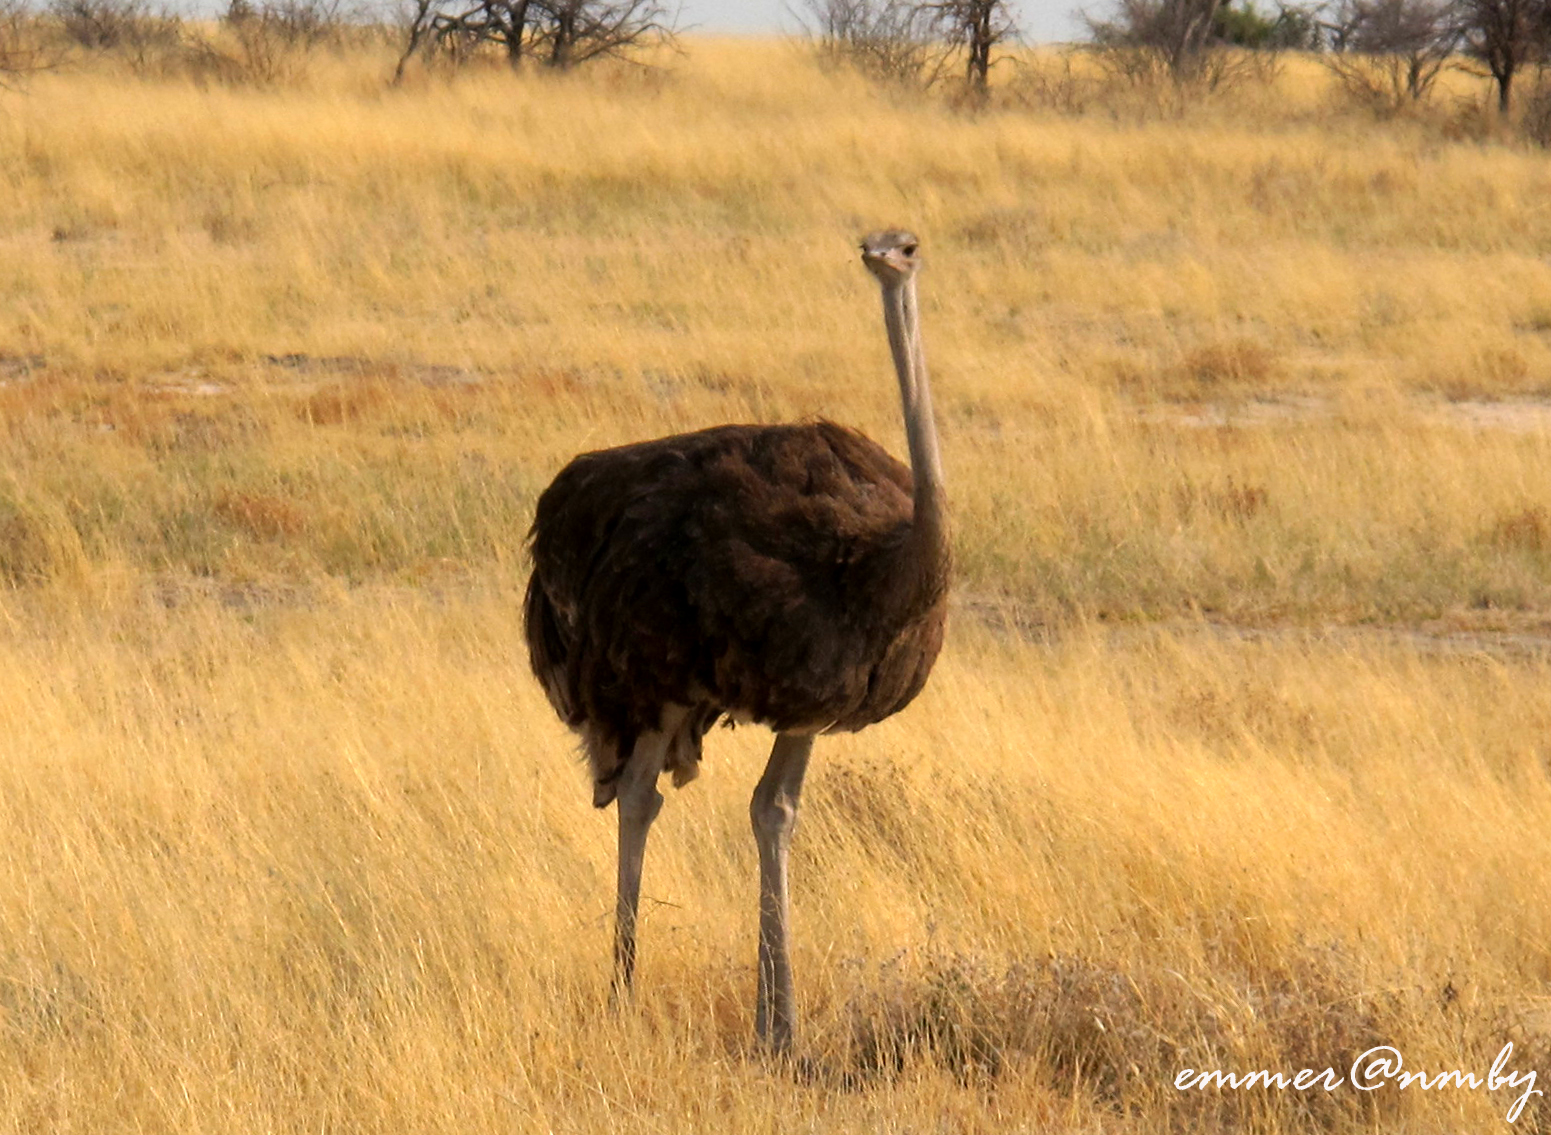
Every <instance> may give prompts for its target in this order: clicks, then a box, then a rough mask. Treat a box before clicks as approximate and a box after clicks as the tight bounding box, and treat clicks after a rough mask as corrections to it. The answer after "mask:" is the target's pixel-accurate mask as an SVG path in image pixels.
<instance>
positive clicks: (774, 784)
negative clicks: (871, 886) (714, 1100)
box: [749, 733, 813, 1052]
mask: <svg viewBox="0 0 1551 1135" xmlns="http://www.w3.org/2000/svg"><path fill="white" fill-rule="evenodd" d="M812 752H813V738H812V737H811V736H808V735H797V734H791V733H781V734H778V735H777V736H776V740H775V747H774V748H773V749H772V750H771V751H770V763H769V764H768V765H766V766H765V775H764V776H762V777H760V778H759V784H758V785H756V786H755V788H754V798H753V799H752V800H750V801H749V819H750V820H751V821H753V825H754V840H755V842H756V843H758V844H759V1000H758V1001H757V1002H756V1007H755V1013H754V1028H755V1031H756V1032H757V1033H758V1034H759V1039H760V1040H762V1041H764V1043H765V1044H767V1045H769V1046H770V1048H771V1049H772V1050H773V1051H775V1052H786V1051H787V1050H788V1049H790V1048H791V1046H792V1034H793V1033H794V1032H795V1031H796V1028H797V1006H796V999H795V998H794V996H793V992H792V962H791V952H790V949H789V941H788V939H789V934H788V923H789V921H790V910H791V903H790V902H789V900H788V898H787V887H786V860H787V852H788V850H789V849H790V847H791V843H792V831H793V829H794V828H795V827H796V825H797V800H798V795H799V794H800V793H801V792H802V778H803V774H804V773H806V772H807V771H808V756H809V754H810V753H812Z"/></svg>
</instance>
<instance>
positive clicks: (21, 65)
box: [0, 0, 59, 85]
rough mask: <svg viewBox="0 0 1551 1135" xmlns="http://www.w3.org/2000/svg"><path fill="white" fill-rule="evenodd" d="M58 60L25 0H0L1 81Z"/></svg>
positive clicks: (39, 68) (29, 72) (45, 66)
mask: <svg viewBox="0 0 1551 1135" xmlns="http://www.w3.org/2000/svg"><path fill="white" fill-rule="evenodd" d="M58 61H59V53H58V51H57V50H54V49H53V47H52V45H50V44H49V43H48V41H47V40H46V39H45V37H44V35H43V34H42V28H40V27H39V25H38V20H37V17H36V16H35V15H34V14H33V13H32V12H31V11H29V10H28V8H27V5H26V3H25V0H0V85H4V84H5V83H7V82H8V81H9V80H11V79H13V78H16V77H18V76H24V75H28V74H31V73H32V72H34V71H41V70H44V69H46V68H48V67H52V66H53V65H54V64H55V63H57V62H58Z"/></svg>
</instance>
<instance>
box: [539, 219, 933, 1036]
mask: <svg viewBox="0 0 1551 1135" xmlns="http://www.w3.org/2000/svg"><path fill="white" fill-rule="evenodd" d="M917 245H918V242H917V240H916V238H915V237H914V236H912V235H911V234H910V233H908V232H903V231H900V230H890V231H886V232H879V233H874V234H872V235H870V236H868V237H867V238H866V239H865V240H863V242H862V246H861V249H862V261H863V263H864V264H865V265H866V266H867V268H868V269H870V270H871V272H872V274H873V275H874V276H876V277H877V279H878V282H879V283H880V284H881V285H882V288H883V314H884V322H885V324H886V326H887V329H888V337H889V347H890V350H891V353H892V354H893V357H894V367H895V370H896V371H897V372H898V377H899V392H900V399H901V401H902V402H903V404H904V417H905V430H906V434H907V436H908V438H909V444H910V468H906V467H905V466H904V465H902V464H900V463H899V462H898V461H897V460H895V459H894V458H893V457H891V456H889V454H888V453H887V452H885V451H884V450H883V448H882V447H881V446H879V445H878V444H877V443H876V442H874V441H871V440H870V439H868V438H867V437H865V436H863V435H862V434H861V433H859V432H857V431H856V430H852V429H848V428H846V427H844V426H839V425H835V424H834V423H832V422H828V421H823V420H820V421H814V422H807V423H801V424H795V425H769V426H763V425H729V426H716V427H713V428H711V429H705V430H699V431H696V432H694V433H686V434H676V435H674V436H672V437H664V438H658V439H657V440H655V441H645V442H640V443H638V444H634V445H624V446H619V447H618V448H614V449H604V450H599V451H597V452H594V453H584V454H582V455H580V456H579V457H576V458H575V459H573V460H572V461H571V463H570V464H569V465H567V466H566V467H565V468H564V469H563V470H561V472H560V474H559V475H558V476H557V477H556V478H555V480H554V482H553V483H552V484H551V485H550V486H549V488H547V489H546V490H544V492H543V494H542V495H541V496H540V497H539V501H538V508H537V512H536V515H535V517H534V521H533V529H532V532H531V533H530V540H531V543H532V554H533V575H532V578H531V579H530V580H529V583H528V593H527V599H526V602H525V610H524V615H525V623H526V632H527V639H528V650H529V655H530V658H531V661H532V664H533V672H534V674H535V675H537V677H538V679H539V681H540V683H541V684H542V685H543V687H544V691H545V693H546V694H547V696H548V698H549V701H550V704H551V705H553V706H554V708H555V711H556V713H558V714H559V715H560V717H561V718H562V719H563V720H564V721H565V723H566V724H567V725H568V726H570V727H571V728H572V729H573V730H574V731H576V732H577V733H578V734H579V735H580V737H581V740H582V745H583V748H584V749H585V751H586V754H587V758H588V761H589V764H590V765H591V771H592V777H593V804H594V805H595V806H596V807H599V808H603V807H606V806H607V805H608V804H609V803H610V802H615V801H617V803H618V812H619V893H618V903H617V905H616V907H615V924H614V992H615V995H616V997H618V996H621V995H623V994H624V993H627V992H628V991H629V988H630V984H631V979H632V975H633V973H634V969H635V959H636V921H637V904H638V900H639V896H640V889H641V863H642V859H643V856H644V853H645V850H646V836H647V831H648V829H650V827H651V825H652V821H653V820H654V819H656V817H657V813H658V811H659V810H660V809H661V807H662V799H663V798H662V796H661V795H660V794H659V793H658V791H657V778H658V776H659V774H661V773H663V772H669V773H672V775H673V783H674V785H675V786H682V785H684V784H686V783H687V782H689V781H690V780H692V779H694V777H695V775H696V774H697V773H698V772H699V763H700V749H701V741H702V738H703V737H704V736H705V733H706V732H707V730H709V729H710V727H711V726H712V725H713V724H714V723H715V722H716V721H717V720H718V719H720V718H723V717H725V718H728V719H729V720H732V721H753V722H759V723H762V724H764V725H767V726H769V727H770V728H771V729H772V730H773V731H774V732H775V735H776V737H775V747H774V749H773V750H772V752H771V754H770V761H769V764H768V765H767V766H766V768H765V772H764V775H763V776H762V777H761V778H760V781H759V784H758V785H757V786H756V787H755V789H754V796H753V799H752V801H751V802H750V804H749V815H750V819H751V821H752V824H753V828H754V838H755V841H756V842H757V844H758V847H759V989H758V1001H757V1003H756V1013H755V1021H756V1030H757V1033H758V1036H759V1038H760V1040H761V1041H762V1042H763V1043H764V1044H766V1045H767V1046H768V1047H769V1048H771V1049H772V1050H774V1051H776V1052H784V1051H786V1050H788V1049H789V1048H790V1046H791V1043H792V1035H793V1031H794V1028H795V1025H796V1016H797V1014H796V1008H795V1006H794V1004H793V992H792V970H791V962H790V958H789V953H788V943H787V923H788V909H789V908H788V900H787V851H788V848H789V846H790V844H791V837H792V830H793V826H794V824H795V823H796V819H797V804H798V794H799V793H800V791H801V789H802V780H803V774H804V772H805V771H806V769H807V766H808V757H809V754H810V753H811V751H812V749H813V739H814V737H815V736H816V735H818V734H820V733H833V732H841V731H847V732H849V731H854V730H857V729H862V728H864V727H866V726H868V725H871V724H873V723H874V722H876V721H881V720H883V719H884V718H885V717H888V716H890V715H891V714H894V713H897V712H898V711H899V710H901V709H903V708H904V707H905V706H906V705H907V704H909V702H910V701H911V699H912V698H914V697H915V696H916V694H917V693H919V692H920V690H921V687H922V686H923V685H924V684H925V683H926V677H927V674H928V673H929V671H930V670H931V668H932V663H933V662H934V661H935V660H936V658H937V652H938V650H939V648H940V647H941V645H942V635H943V618H944V614H945V611H946V599H947V585H948V539H947V527H946V518H945V516H944V500H943V487H942V470H941V466H940V465H939V462H938V456H937V433H936V427H935V425H934V423H933V419H932V401H931V393H930V390H929V389H928V386H927V378H926V365H925V360H924V357H923V355H922V351H921V337H920V329H919V324H918V320H917V307H916V284H915V274H916V270H917V268H918V267H919V265H920V259H919V256H918V253H917ZM912 473H913V476H912Z"/></svg>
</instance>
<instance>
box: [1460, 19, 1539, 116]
mask: <svg viewBox="0 0 1551 1135" xmlns="http://www.w3.org/2000/svg"><path fill="white" fill-rule="evenodd" d="M1456 10H1457V12H1458V17H1459V27H1460V30H1461V32H1462V33H1463V36H1464V45H1465V51H1466V53H1467V54H1469V55H1470V56H1472V57H1473V58H1475V59H1477V60H1479V61H1480V63H1481V64H1482V65H1483V66H1484V67H1485V68H1486V71H1487V74H1489V75H1490V76H1491V77H1492V80H1493V82H1495V83H1496V84H1497V109H1498V110H1499V111H1501V112H1502V113H1504V114H1507V113H1508V111H1509V109H1510V108H1511V107H1512V105H1513V82H1514V79H1516V78H1517V77H1518V76H1519V74H1520V73H1521V72H1522V71H1523V70H1524V69H1525V68H1526V67H1529V66H1532V65H1535V64H1539V63H1543V62H1545V60H1546V58H1547V53H1548V46H1551V44H1548V40H1551V10H1548V4H1547V0H1456Z"/></svg>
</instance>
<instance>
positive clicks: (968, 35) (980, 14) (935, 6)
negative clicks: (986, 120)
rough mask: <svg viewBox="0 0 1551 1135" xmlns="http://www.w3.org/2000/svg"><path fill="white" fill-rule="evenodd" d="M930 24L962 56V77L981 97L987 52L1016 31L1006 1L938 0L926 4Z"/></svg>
mask: <svg viewBox="0 0 1551 1135" xmlns="http://www.w3.org/2000/svg"><path fill="white" fill-rule="evenodd" d="M926 8H927V10H928V11H929V13H930V15H931V19H932V22H933V24H934V25H935V26H936V28H937V30H938V34H939V35H941V36H942V38H943V39H945V40H946V41H947V42H948V43H949V44H952V45H953V46H954V47H955V48H957V49H958V50H959V51H962V52H963V55H964V80H965V83H966V84H967V85H968V87H969V90H970V92H971V93H972V94H974V95H975V96H977V97H978V98H981V99H984V98H985V97H986V96H987V95H989V93H990V89H991V63H992V58H991V53H992V52H993V51H994V50H995V49H996V47H997V46H998V45H999V44H1001V43H1004V42H1006V41H1007V40H1010V39H1014V38H1016V37H1017V34H1018V25H1017V21H1016V20H1014V18H1013V14H1012V9H1011V6H1010V5H1009V3H1008V0H938V2H936V3H930V4H927V5H926Z"/></svg>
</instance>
